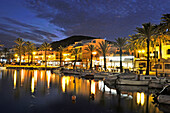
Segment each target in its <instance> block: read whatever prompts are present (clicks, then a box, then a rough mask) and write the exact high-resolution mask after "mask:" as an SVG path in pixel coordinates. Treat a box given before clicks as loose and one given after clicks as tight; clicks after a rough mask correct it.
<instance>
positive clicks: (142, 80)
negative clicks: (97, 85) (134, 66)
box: [105, 75, 166, 88]
mask: <svg viewBox="0 0 170 113" xmlns="http://www.w3.org/2000/svg"><path fill="white" fill-rule="evenodd" d="M114 78H115V77H114ZM109 82H110V83H109ZM105 83H106V84H110V85H113V84H115V85H137V86H148V85H149V84H151V83H152V84H151V86H153V85H154V84H157V86H158V85H159V84H163V85H164V84H165V83H166V78H161V79H160V78H157V77H156V76H151V75H138V76H136V77H135V79H129V77H128V79H125V78H121V76H120V75H117V79H111V80H109V79H106V80H105ZM155 88H156V87H155Z"/></svg>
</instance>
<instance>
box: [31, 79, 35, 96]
mask: <svg viewBox="0 0 170 113" xmlns="http://www.w3.org/2000/svg"><path fill="white" fill-rule="evenodd" d="M31 92H32V93H34V76H33V77H32V80H31Z"/></svg>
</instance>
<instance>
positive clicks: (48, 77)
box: [47, 71, 51, 89]
mask: <svg viewBox="0 0 170 113" xmlns="http://www.w3.org/2000/svg"><path fill="white" fill-rule="evenodd" d="M50 78H51V72H50V71H47V88H48V89H49V88H50Z"/></svg>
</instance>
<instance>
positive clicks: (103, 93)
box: [0, 69, 168, 113]
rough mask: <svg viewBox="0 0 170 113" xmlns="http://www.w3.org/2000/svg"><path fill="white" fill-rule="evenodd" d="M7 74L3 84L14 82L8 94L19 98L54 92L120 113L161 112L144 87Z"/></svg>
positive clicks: (46, 74)
mask: <svg viewBox="0 0 170 113" xmlns="http://www.w3.org/2000/svg"><path fill="white" fill-rule="evenodd" d="M6 71H7V72H2V77H1V80H0V83H1V81H3V80H5V79H8V80H11V81H12V82H13V83H12V89H9V90H13V89H16V90H15V91H16V93H15V95H17V96H18V97H22V96H23V95H22V94H25V93H26V94H28V95H32V94H34V95H36V97H38V96H39V95H42V94H43V95H46V94H50V93H51V92H55V93H56V94H60V96H61V95H62V94H63V95H68V96H69V95H71V96H70V97H68V98H69V99H68V100H67V101H69V100H71V97H72V96H73V95H75V96H76V103H77V102H79V101H81V98H83V99H84V98H85V99H86V100H87V101H88V102H91V103H93V102H95V103H97V105H98V104H99V106H104V107H106V108H107V109H109V110H111V111H114V110H115V109H121V110H120V111H119V110H117V112H127V110H128V111H130V112H137V111H138V112H139V113H146V112H150V113H152V112H154V113H161V111H159V108H158V107H156V106H155V105H154V104H152V102H153V99H152V95H151V94H152V93H150V90H149V89H147V88H145V87H142V88H140V87H138V88H136V87H132V86H131V87H130V88H129V87H128V86H120V87H116V88H109V87H107V86H106V85H104V82H103V81H101V80H85V79H81V78H79V77H76V76H61V75H56V74H52V73H51V72H50V71H44V70H43V71H40V70H24V69H22V70H6ZM2 85H3V84H2ZM2 85H1V86H0V88H1V87H2ZM133 89H135V90H133ZM136 89H138V90H136ZM140 89H142V90H141V91H140ZM5 90H6V89H4V91H5ZM0 94H1V93H0ZM28 95H27V96H28ZM58 96H59V95H58ZM60 96H59V98H60ZM61 97H62V96H61ZM55 98H56V97H55ZM41 99H43V98H41ZM91 100H93V101H91ZM167 108H168V107H167Z"/></svg>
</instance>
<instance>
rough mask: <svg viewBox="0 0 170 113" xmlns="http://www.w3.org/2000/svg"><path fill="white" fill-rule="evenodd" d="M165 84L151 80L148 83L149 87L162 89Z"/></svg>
mask: <svg viewBox="0 0 170 113" xmlns="http://www.w3.org/2000/svg"><path fill="white" fill-rule="evenodd" d="M164 86H165V85H164V84H163V83H156V82H150V83H149V84H148V88H151V89H153V88H156V89H162V88H163V87H164Z"/></svg>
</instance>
